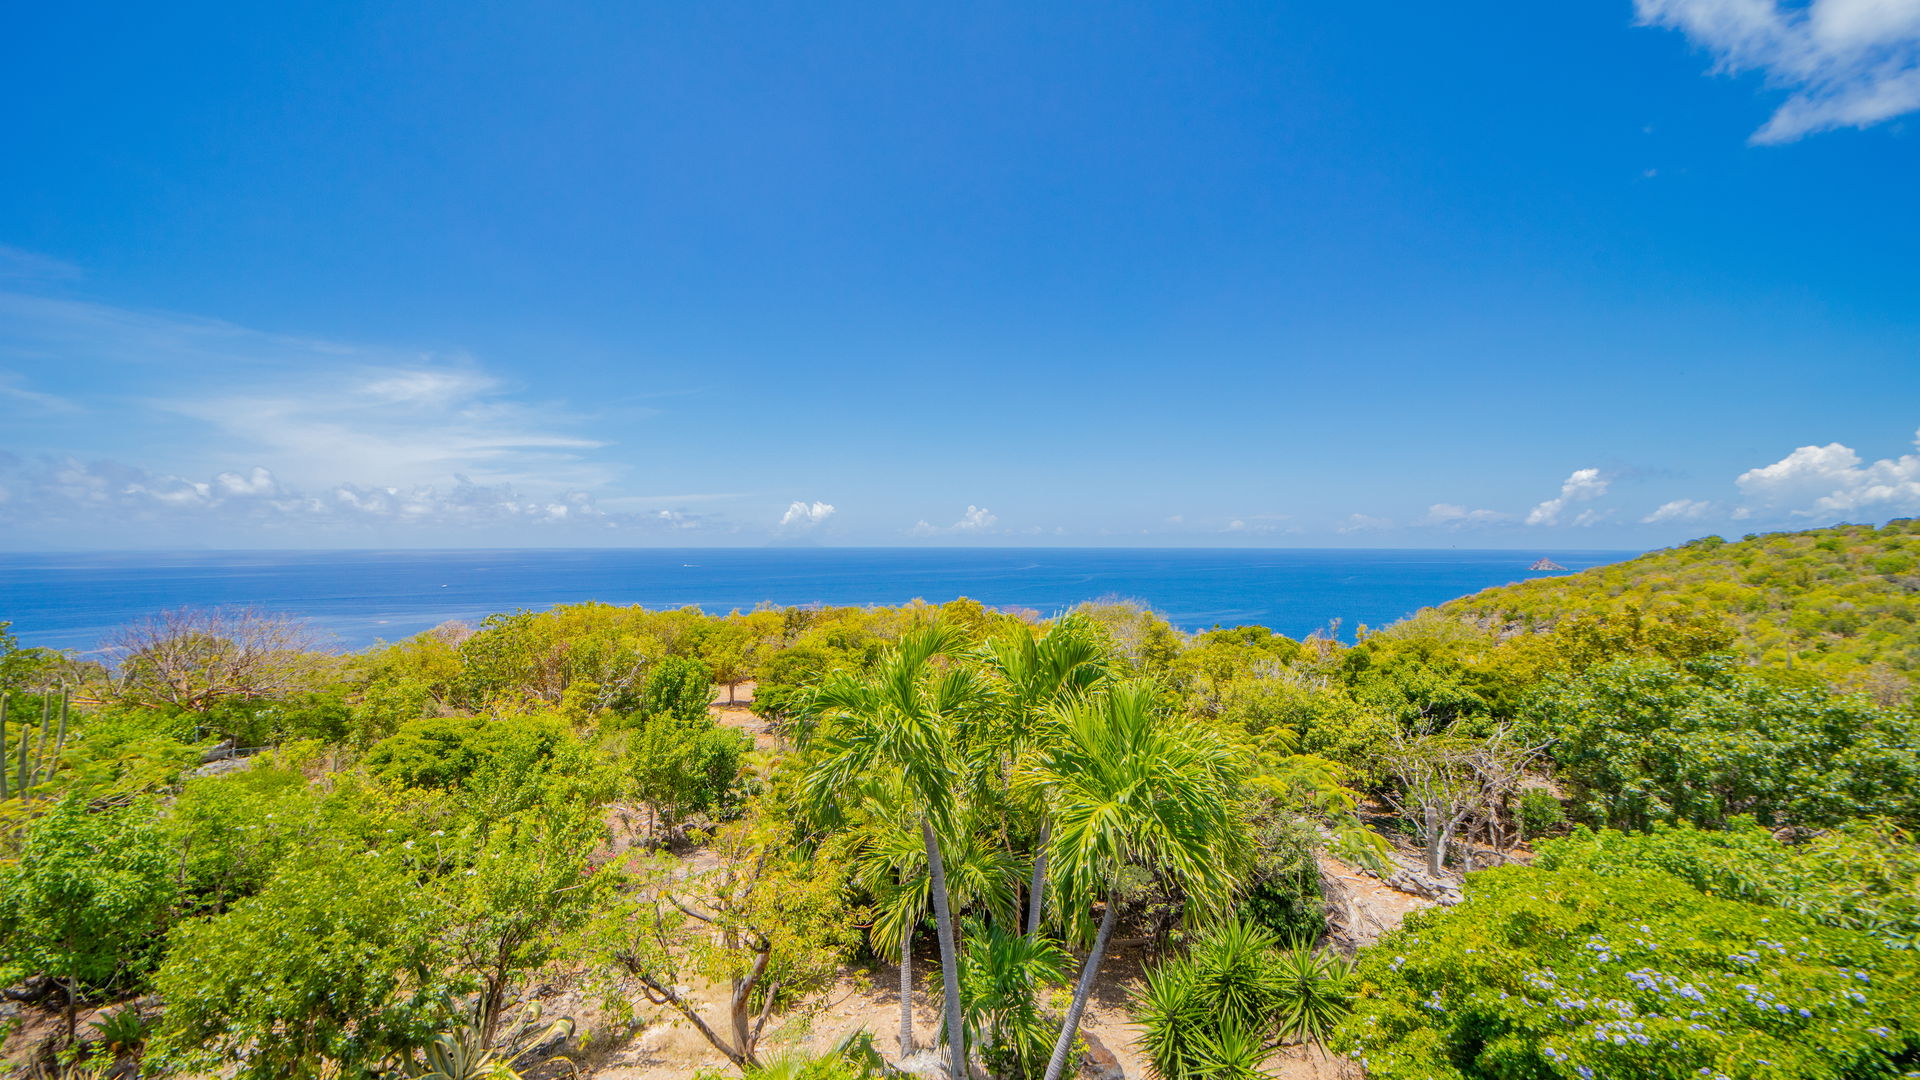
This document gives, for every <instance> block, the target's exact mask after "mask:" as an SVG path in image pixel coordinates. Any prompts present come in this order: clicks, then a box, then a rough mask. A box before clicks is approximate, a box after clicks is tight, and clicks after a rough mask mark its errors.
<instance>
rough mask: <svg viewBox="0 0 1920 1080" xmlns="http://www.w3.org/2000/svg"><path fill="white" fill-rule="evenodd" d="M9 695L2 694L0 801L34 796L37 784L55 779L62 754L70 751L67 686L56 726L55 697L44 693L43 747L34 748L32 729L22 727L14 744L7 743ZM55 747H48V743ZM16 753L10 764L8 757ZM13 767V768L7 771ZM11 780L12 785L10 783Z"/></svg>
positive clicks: (63, 689)
mask: <svg viewBox="0 0 1920 1080" xmlns="http://www.w3.org/2000/svg"><path fill="white" fill-rule="evenodd" d="M9 704H10V701H9V696H8V695H0V799H5V798H10V797H12V796H14V795H18V796H19V797H20V798H21V799H23V800H24V799H28V798H30V797H31V792H32V790H33V788H34V786H35V785H37V784H44V783H46V782H47V781H49V780H51V779H53V773H54V770H55V769H57V768H58V767H59V764H60V755H61V754H63V753H65V752H66V749H67V721H68V719H69V715H70V710H71V707H72V706H71V694H70V692H69V691H68V690H67V688H66V687H64V686H63V687H61V688H60V718H59V722H58V725H57V726H56V724H55V721H54V715H53V695H52V694H44V695H42V696H41V699H40V745H39V746H38V747H36V746H35V745H34V734H33V728H32V727H31V726H30V725H27V724H24V723H23V724H21V725H20V729H19V732H18V733H17V735H16V736H15V743H14V745H12V746H9V744H8V742H7V707H8V705H9ZM49 743H51V744H52V745H51V746H49V745H48V744H49ZM9 751H11V752H12V754H13V760H12V761H11V762H10V763H9V762H8V760H7V755H8V753H9ZM9 764H11V766H12V767H11V769H9V768H8V766H9ZM9 781H11V782H9Z"/></svg>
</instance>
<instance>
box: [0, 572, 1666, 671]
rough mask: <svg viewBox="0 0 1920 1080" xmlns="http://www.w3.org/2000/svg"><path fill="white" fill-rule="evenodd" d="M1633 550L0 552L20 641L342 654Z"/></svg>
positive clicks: (1267, 605)
mask: <svg viewBox="0 0 1920 1080" xmlns="http://www.w3.org/2000/svg"><path fill="white" fill-rule="evenodd" d="M1633 554H1635V553H1633V552H1621V551H1527V552H1520V551H1459V550H1437V551H1415V550H1359V551H1356V550H1309V549H1286V550H1263V551H1249V550H1196V549H1178V550H1138V549H1114V548H1096V549H1062V548H1025V549H1022V548H931V549H929V548H912V549H906V548H901V549H891V548H751V549H713V548H701V549H679V550H673V549H658V548H653V549H631V548H627V549H617V550H614V549H608V550H514V551H473V550H461V551H311V552H303V551H247V552H194V553H152V552H146V553H128V552H113V553H87V554H24V555H0V621H11V622H12V623H13V629H12V632H13V633H14V634H15V635H17V636H18V637H19V638H20V639H21V641H22V643H23V644H29V645H44V646H51V647H54V648H63V649H77V650H87V649H91V648H94V647H95V646H96V645H98V644H99V643H100V641H101V639H102V637H103V636H105V635H106V634H107V633H108V632H109V631H111V630H112V629H113V628H114V627H117V626H121V625H123V624H125V623H127V622H129V621H132V620H134V619H138V618H140V617H142V616H145V615H149V614H152V613H153V612H156V611H160V610H162V609H166V608H177V607H219V606H228V605H244V606H251V607H257V608H260V609H262V610H267V611H274V612H286V613H290V614H294V615H299V616H303V617H305V618H307V619H309V620H311V621H312V622H313V623H315V624H316V625H317V626H319V627H320V628H322V629H324V630H326V631H329V632H331V633H332V634H334V635H335V636H336V637H337V638H338V644H339V645H341V646H342V647H346V648H360V647H364V646H366V645H370V644H372V643H374V642H375V641H378V640H388V641H392V640H396V639H398V638H402V637H406V636H408V635H410V634H415V633H418V632H420V631H422V630H426V629H429V628H431V627H433V626H436V625H438V624H440V623H442V622H446V621H447V620H450V619H462V620H468V621H475V620H478V619H480V618H483V617H485V616H486V615H488V614H489V613H492V612H496V611H512V610H515V609H519V608H534V609H539V608H545V607H548V606H551V605H553V604H561V603H570V602H575V601H582V600H599V601H605V602H608V603H614V604H644V605H646V606H648V607H681V606H684V605H688V604H692V605H696V606H698V607H701V608H703V609H705V610H707V611H709V612H714V613H724V612H726V611H729V610H731V609H734V608H740V609H750V608H753V607H755V606H756V605H760V604H774V605H779V606H786V605H810V604H820V605H843V604H853V605H866V604H898V603H903V602H905V601H908V600H913V599H916V598H918V599H924V600H928V601H932V602H934V603H943V602H945V601H948V600H952V599H954V598H955V597H961V596H965V597H971V598H972V599H974V600H978V601H980V602H981V603H983V604H987V605H990V606H995V607H1012V608H1030V609H1033V610H1035V611H1038V612H1040V613H1041V614H1043V615H1051V614H1054V613H1056V612H1059V611H1061V610H1063V609H1065V608H1068V607H1071V606H1073V605H1074V604H1077V603H1079V602H1081V601H1083V600H1098V599H1111V598H1122V599H1129V600H1135V601H1138V602H1140V603H1141V604H1144V605H1146V606H1149V607H1152V608H1153V609H1154V610H1156V611H1159V612H1161V613H1162V614H1163V615H1165V616H1166V617H1167V618H1168V619H1170V620H1172V622H1173V623H1174V624H1175V625H1176V626H1179V627H1180V628H1181V629H1184V630H1200V629H1205V628H1208V627H1211V626H1215V625H1222V626H1233V625H1239V624H1245V623H1258V624H1260V625H1263V626H1268V627H1271V628H1272V629H1274V630H1275V631H1277V632H1279V633H1282V634H1286V635H1288V636H1290V637H1301V636H1304V635H1306V634H1308V633H1311V632H1313V631H1314V630H1324V629H1326V628H1327V627H1328V626H1329V625H1330V624H1331V623H1332V622H1333V620H1336V619H1337V620H1339V621H1340V623H1339V633H1340V634H1341V635H1342V636H1343V637H1344V636H1349V635H1351V633H1352V631H1353V629H1354V628H1355V627H1356V626H1358V625H1360V624H1366V625H1369V626H1375V627H1378V626H1384V625H1386V624H1387V623H1390V622H1393V621H1394V620H1396V619H1399V618H1401V617H1403V616H1405V615H1408V614H1411V613H1412V612H1415V611H1417V610H1419V609H1420V608H1423V607H1428V606H1431V605H1434V604H1439V603H1442V602H1444V601H1447V600H1451V599H1453V598H1454V597H1457V596H1464V595H1466V594H1467V593H1472V592H1477V591H1478V590H1480V589H1484V588H1487V587H1489V586H1493V585H1504V584H1507V583H1509V582H1513V581H1519V580H1522V579H1524V578H1528V577H1534V576H1539V575H1537V574H1534V573H1532V572H1530V571H1529V570H1528V569H1527V568H1528V566H1529V565H1530V564H1531V563H1532V562H1533V561H1534V560H1535V559H1537V558H1539V557H1541V556H1542V555H1545V556H1548V557H1550V558H1551V559H1553V560H1554V561H1555V562H1558V563H1560V564H1561V565H1563V566H1565V567H1567V568H1568V569H1569V570H1583V569H1586V568H1588V567H1591V566H1599V565H1602V564H1604V563H1609V562H1616V561H1619V560H1621V559H1625V558H1629V557H1631V556H1632V555H1633Z"/></svg>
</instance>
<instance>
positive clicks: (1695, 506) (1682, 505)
mask: <svg viewBox="0 0 1920 1080" xmlns="http://www.w3.org/2000/svg"><path fill="white" fill-rule="evenodd" d="M1712 512H1713V504H1712V503H1710V502H1708V501H1706V500H1705V499H1672V500H1669V501H1667V502H1663V503H1661V504H1660V505H1659V506H1658V507H1656V508H1655V509H1654V511H1653V512H1652V513H1650V514H1648V515H1647V516H1646V517H1643V518H1641V519H1640V524H1642V525H1657V524H1660V523H1661V522H1665V521H1699V520H1700V519H1701V518H1704V517H1706V516H1707V515H1708V514H1711V513H1712Z"/></svg>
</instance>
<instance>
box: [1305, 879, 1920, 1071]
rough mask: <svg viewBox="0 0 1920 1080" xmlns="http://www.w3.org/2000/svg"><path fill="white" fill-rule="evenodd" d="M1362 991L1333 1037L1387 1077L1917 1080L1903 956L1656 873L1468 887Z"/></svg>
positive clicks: (1403, 939)
mask: <svg viewBox="0 0 1920 1080" xmlns="http://www.w3.org/2000/svg"><path fill="white" fill-rule="evenodd" d="M1359 979H1360V989H1359V996H1358V998H1357V1000H1356V1001H1355V1004H1354V1011H1353V1014H1352V1015H1351V1016H1350V1017H1349V1018H1348V1019H1347V1020H1346V1022H1344V1023H1343V1024H1342V1025H1341V1026H1340V1028H1339V1029H1338V1031H1337V1032H1336V1033H1335V1036H1334V1040H1333V1042H1334V1045H1335V1047H1336V1048H1338V1049H1340V1050H1342V1051H1344V1052H1347V1053H1349V1054H1350V1055H1351V1056H1352V1057H1353V1058H1355V1059H1356V1060H1358V1061H1359V1062H1361V1063H1362V1064H1363V1065H1365V1067H1366V1068H1367V1069H1368V1071H1369V1073H1370V1075H1372V1076H1374V1077H1378V1078H1380V1080H1397V1078H1406V1080H1415V1078H1419V1080H1442V1078H1465V1077H1515V1078H1518V1077H1528V1078H1535V1077H1538V1078H1545V1077H1567V1078H1570V1080H1571V1078H1578V1080H1602V1078H1613V1080H1667V1078H1671V1080H1681V1078H1691V1080H1736V1078H1737V1080H1748V1078H1751V1080H1826V1078H1833V1080H1839V1078H1855V1077H1883V1076H1914V1075H1920V1071H1916V1070H1920V967H1917V966H1916V963H1915V958H1914V954H1913V953H1912V952H1909V951H1898V950H1893V949H1889V948H1887V947H1885V946H1884V945H1882V944H1881V943H1879V942H1878V941H1876V940H1874V939H1873V938H1871V937H1869V936H1867V935H1864V934H1859V933H1855V932H1852V931H1848V930H1841V929H1836V928H1832V927H1827V926H1822V925H1820V924H1818V923H1816V922H1814V921H1813V920H1811V919H1807V918H1804V917H1802V916H1799V915H1796V914H1793V913H1791V912H1787V911H1784V910H1780V909H1776V908H1767V907H1761V906H1758V905H1754V904H1747V903H1742V902H1739V901H1734V900H1726V899H1721V898H1717V897H1713V896H1709V895H1706V894H1704V893H1702V892H1700V891H1697V890H1695V889H1694V888H1693V887H1691V886H1689V885H1688V884H1686V883H1685V882H1682V881H1680V880H1678V879H1676V878H1673V877H1670V876H1668V875H1666V874H1662V873H1659V872H1657V871H1646V872H1642V873H1638V874H1635V875H1632V876H1622V877H1602V876H1597V875H1595V874H1592V873H1588V872H1585V871H1580V870H1557V871H1556V870H1544V869H1539V868H1535V867H1521V866H1515V867H1505V868H1501V869H1497V870H1489V871H1485V872H1482V873H1479V874H1475V875H1472V876H1471V877H1469V878H1468V880H1467V902H1466V903H1464V904H1462V905H1460V906H1458V907H1455V908H1451V909H1434V910H1430V911H1425V912H1421V913H1419V914H1417V915H1415V916H1413V917H1412V918H1410V919H1408V920H1407V923H1406V925H1405V926H1404V927H1402V928H1401V929H1400V930H1398V931H1396V932H1394V933H1393V934H1390V935H1388V936H1387V937H1386V938H1384V939H1383V940H1382V941H1381V942H1380V944H1379V945H1378V946H1376V947H1375V948H1373V949H1371V950H1369V951H1368V954H1367V957H1366V959H1365V960H1364V962H1363V963H1362V965H1361V969H1360V972H1359Z"/></svg>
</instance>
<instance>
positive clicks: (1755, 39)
mask: <svg viewBox="0 0 1920 1080" xmlns="http://www.w3.org/2000/svg"><path fill="white" fill-rule="evenodd" d="M1635 10H1636V11H1637V12H1638V14H1639V17H1640V21H1641V22H1642V23H1644V24H1646V25H1649V26H1663V27H1670V28H1672V29H1675V30H1679V31H1680V32H1681V33H1683V34H1685V35H1686V36H1687V38H1688V40H1690V41H1692V42H1693V43H1694V44H1695V45H1697V46H1699V47H1700V48H1702V49H1705V50H1706V51H1707V52H1708V53H1710V54H1711V55H1712V56H1713V58H1714V65H1715V68H1716V70H1719V71H1723V72H1729V73H1735V72H1747V71H1752V72H1759V73H1761V74H1762V75H1763V76H1764V77H1765V78H1766V80H1767V83H1768V85H1769V86H1772V87H1775V88H1777V89H1780V90H1785V91H1786V92H1787V100H1786V101H1785V102H1784V103H1782V104H1781V105H1780V107H1779V108H1778V109H1776V110H1775V111H1774V114H1773V116H1772V117H1771V118H1770V119H1768V120H1767V122H1766V123H1765V124H1764V125H1762V126H1761V128H1760V129H1759V130H1758V131H1756V132H1754V134H1753V140H1752V141H1754V142H1756V143H1784V142H1792V141H1793V140H1795V139H1799V138H1802V137H1804V136H1806V135H1810V134H1813V133H1815V132H1819V131H1827V130H1831V129H1834V128H1845V127H1854V128H1863V127H1869V126H1871V125H1873V124H1877V123H1880V122H1882V121H1885V120H1888V119H1891V118H1893V117H1896V116H1900V115H1902V114H1904V113H1908V112H1912V111H1914V110H1915V109H1920V2H1915V0H1806V2H1793V3H1787V2H1781V0H1636V2H1635Z"/></svg>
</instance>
